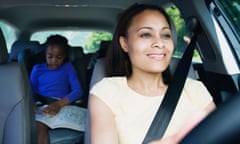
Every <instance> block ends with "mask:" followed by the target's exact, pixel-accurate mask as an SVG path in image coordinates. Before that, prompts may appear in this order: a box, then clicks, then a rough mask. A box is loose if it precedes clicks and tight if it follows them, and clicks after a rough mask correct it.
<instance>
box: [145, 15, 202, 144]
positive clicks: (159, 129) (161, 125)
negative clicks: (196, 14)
mask: <svg viewBox="0 0 240 144" xmlns="http://www.w3.org/2000/svg"><path fill="white" fill-rule="evenodd" d="M191 29H192V33H193V36H192V38H191V42H190V43H189V45H188V46H187V49H186V50H185V52H184V54H183V57H182V59H181V60H180V61H179V64H178V66H177V68H176V71H175V74H174V76H173V79H172V82H171V84H170V85H169V87H168V89H167V91H166V94H165V96H164V99H163V101H162V103H161V105H160V107H159V108H158V111H157V113H156V115H155V117H154V119H153V121H152V124H151V126H150V128H149V129H148V132H147V134H146V136H145V138H144V141H143V144H147V143H149V142H151V141H153V140H159V139H161V137H162V136H163V134H164V132H165V130H166V129H167V127H168V124H169V122H170V120H171V117H172V115H173V113H174V110H175V107H176V105H177V103H178V99H179V97H180V96H181V92H182V89H183V86H184V83H185V81H186V77H187V74H188V71H189V67H190V65H191V62H192V57H193V52H194V49H195V46H196V41H197V36H198V33H199V31H200V27H199V23H198V22H197V20H196V19H191Z"/></svg>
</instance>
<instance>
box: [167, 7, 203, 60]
mask: <svg viewBox="0 0 240 144" xmlns="http://www.w3.org/2000/svg"><path fill="white" fill-rule="evenodd" d="M165 10H166V12H167V13H168V15H169V16H170V18H171V19H172V21H173V23H174V25H175V28H176V32H177V46H176V48H175V52H174V54H173V56H174V57H182V55H183V53H184V51H185V49H186V47H187V45H188V43H189V40H190V39H189V36H188V34H189V31H188V29H187V27H186V24H185V21H184V19H183V18H182V17H181V13H180V11H179V9H178V8H177V7H176V6H175V5H171V6H169V7H166V8H165ZM193 61H194V62H201V58H200V55H199V53H198V51H197V50H195V51H194V56H193Z"/></svg>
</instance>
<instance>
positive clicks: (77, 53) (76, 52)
mask: <svg viewBox="0 0 240 144" xmlns="http://www.w3.org/2000/svg"><path fill="white" fill-rule="evenodd" d="M83 56H84V53H83V48H82V47H70V48H69V56H68V58H69V61H71V62H73V61H74V60H75V59H80V58H82V57H83Z"/></svg>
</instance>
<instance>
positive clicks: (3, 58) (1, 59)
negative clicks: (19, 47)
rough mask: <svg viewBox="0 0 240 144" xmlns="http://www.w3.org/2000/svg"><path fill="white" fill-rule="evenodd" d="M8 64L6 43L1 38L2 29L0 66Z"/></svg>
mask: <svg viewBox="0 0 240 144" xmlns="http://www.w3.org/2000/svg"><path fill="white" fill-rule="evenodd" d="M7 62H8V51H7V45H6V41H5V39H4V36H3V32H2V29H1V28H0V64H4V63H7Z"/></svg>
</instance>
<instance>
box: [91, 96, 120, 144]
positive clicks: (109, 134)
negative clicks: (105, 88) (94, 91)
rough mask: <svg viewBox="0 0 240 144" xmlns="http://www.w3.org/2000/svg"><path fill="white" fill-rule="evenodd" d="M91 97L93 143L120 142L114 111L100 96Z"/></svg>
mask: <svg viewBox="0 0 240 144" xmlns="http://www.w3.org/2000/svg"><path fill="white" fill-rule="evenodd" d="M89 99H90V100H89V113H90V114H89V115H90V141H91V144H118V136H117V130H116V125H115V120H114V114H113V112H112V111H111V110H110V108H109V107H108V106H107V105H106V104H105V103H104V102H103V101H101V100H100V99H99V98H98V97H96V96H94V95H90V98H89Z"/></svg>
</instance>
